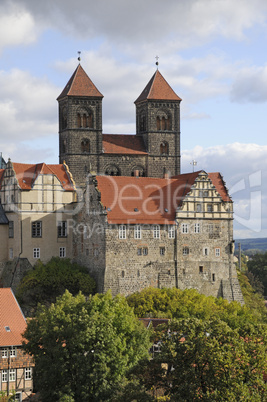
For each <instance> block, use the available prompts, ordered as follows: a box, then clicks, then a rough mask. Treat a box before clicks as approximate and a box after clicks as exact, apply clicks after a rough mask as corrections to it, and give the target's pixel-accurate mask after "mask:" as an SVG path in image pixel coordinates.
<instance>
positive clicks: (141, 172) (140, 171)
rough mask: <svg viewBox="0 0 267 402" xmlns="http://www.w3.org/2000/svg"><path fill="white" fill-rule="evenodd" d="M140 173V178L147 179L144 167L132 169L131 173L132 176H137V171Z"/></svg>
mask: <svg viewBox="0 0 267 402" xmlns="http://www.w3.org/2000/svg"><path fill="white" fill-rule="evenodd" d="M137 170H138V172H139V177H145V176H146V172H145V168H144V167H143V166H140V165H138V166H135V167H134V168H132V172H131V176H134V175H135V171H137Z"/></svg>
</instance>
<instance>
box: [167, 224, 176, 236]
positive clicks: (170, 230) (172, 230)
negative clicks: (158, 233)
mask: <svg viewBox="0 0 267 402" xmlns="http://www.w3.org/2000/svg"><path fill="white" fill-rule="evenodd" d="M168 236H169V239H174V238H175V226H172V225H169V227H168Z"/></svg>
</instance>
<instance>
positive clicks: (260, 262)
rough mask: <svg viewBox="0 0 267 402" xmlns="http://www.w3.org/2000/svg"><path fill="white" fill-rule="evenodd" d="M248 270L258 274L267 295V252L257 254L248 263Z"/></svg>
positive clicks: (255, 274)
mask: <svg viewBox="0 0 267 402" xmlns="http://www.w3.org/2000/svg"><path fill="white" fill-rule="evenodd" d="M247 267H248V271H249V272H251V273H252V274H253V275H254V276H256V277H257V278H258V279H259V280H260V282H262V284H263V287H264V295H265V296H267V252H266V253H264V254H260V253H259V254H255V255H254V256H253V257H252V259H251V260H249V261H248V263H247Z"/></svg>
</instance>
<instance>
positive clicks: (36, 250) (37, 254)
mask: <svg viewBox="0 0 267 402" xmlns="http://www.w3.org/2000/svg"><path fill="white" fill-rule="evenodd" d="M33 258H40V249H39V248H34V249H33Z"/></svg>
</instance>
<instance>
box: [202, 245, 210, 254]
mask: <svg viewBox="0 0 267 402" xmlns="http://www.w3.org/2000/svg"><path fill="white" fill-rule="evenodd" d="M203 255H209V249H208V248H207V247H204V248H203Z"/></svg>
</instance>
